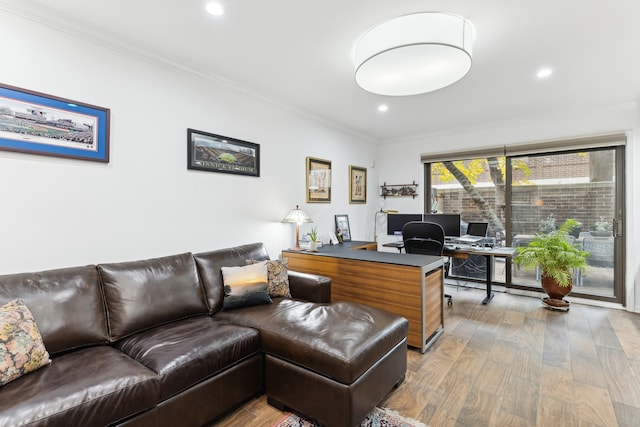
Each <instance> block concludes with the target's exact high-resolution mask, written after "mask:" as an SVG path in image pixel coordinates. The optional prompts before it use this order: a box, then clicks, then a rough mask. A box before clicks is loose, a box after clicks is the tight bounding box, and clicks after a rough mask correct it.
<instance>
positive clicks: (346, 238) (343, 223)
mask: <svg viewBox="0 0 640 427" xmlns="http://www.w3.org/2000/svg"><path fill="white" fill-rule="evenodd" d="M335 220H336V233H337V232H338V231H340V234H342V241H343V242H350V241H351V227H349V215H345V214H339V215H335Z"/></svg>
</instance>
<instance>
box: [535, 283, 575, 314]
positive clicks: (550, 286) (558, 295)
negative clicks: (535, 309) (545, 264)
mask: <svg viewBox="0 0 640 427" xmlns="http://www.w3.org/2000/svg"><path fill="white" fill-rule="evenodd" d="M541 283H542V289H543V290H544V291H545V292H546V293H547V295H549V298H543V299H542V302H543V303H544V304H545V305H546V306H547V307H550V308H554V309H558V310H565V311H567V310H569V302H568V301H565V300H564V297H565V296H567V295H569V294H570V293H571V289H572V288H573V285H572V283H571V282H570V283H569V286H560V285H559V284H558V282H557V281H556V280H555V279H554V278H553V277H550V276H544V275H543V276H542V279H541Z"/></svg>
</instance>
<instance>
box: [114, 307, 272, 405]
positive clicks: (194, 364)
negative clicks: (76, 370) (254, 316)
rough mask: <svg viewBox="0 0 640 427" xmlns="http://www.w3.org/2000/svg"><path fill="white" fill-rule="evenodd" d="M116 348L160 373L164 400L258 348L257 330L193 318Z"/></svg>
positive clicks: (122, 342)
mask: <svg viewBox="0 0 640 427" xmlns="http://www.w3.org/2000/svg"><path fill="white" fill-rule="evenodd" d="M115 346H116V348H118V349H120V350H121V351H122V352H124V353H126V354H127V355H129V356H131V357H132V358H133V359H135V360H137V361H138V362H140V363H142V364H143V365H145V366H147V367H148V368H149V369H151V370H153V371H154V372H156V373H157V374H158V375H159V376H160V381H161V398H162V399H163V400H164V399H166V398H168V397H171V396H173V395H175V394H177V393H179V392H181V391H182V390H185V389H187V388H189V387H191V386H193V385H194V384H197V383H199V382H201V381H203V380H205V379H207V378H209V377H212V376H214V375H216V374H217V373H219V372H222V371H224V370H225V369H227V368H229V367H230V366H232V365H234V364H236V363H238V362H239V361H241V360H244V359H245V358H247V357H249V356H251V355H254V354H257V353H259V351H260V339H259V334H258V331H257V330H255V329H253V328H247V327H245V326H238V325H231V324H229V323H227V322H221V321H217V320H214V319H212V318H211V317H209V316H201V317H193V318H190V319H185V320H180V321H178V322H173V323H170V324H167V325H162V326H158V327H156V328H153V329H150V330H148V331H144V332H141V333H139V334H136V335H132V336H130V337H127V338H124V339H122V340H120V341H119V342H118V343H117V344H116V345H115Z"/></svg>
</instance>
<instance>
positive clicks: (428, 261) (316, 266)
mask: <svg viewBox="0 0 640 427" xmlns="http://www.w3.org/2000/svg"><path fill="white" fill-rule="evenodd" d="M373 245H375V243H372V242H345V243H343V244H341V245H324V246H323V247H322V248H320V249H319V250H318V252H308V251H292V250H285V251H283V252H282V257H283V258H288V259H289V268H290V269H291V270H295V271H301V272H304V273H313V274H320V275H323V276H327V277H330V278H331V301H332V302H335V301H351V302H358V303H362V304H366V305H370V306H372V307H377V308H380V309H383V310H387V311H389V312H392V313H395V314H397V315H399V316H403V317H405V318H406V319H407V320H408V321H409V333H408V336H407V342H408V344H409V345H410V346H412V347H416V348H418V349H419V350H420V351H421V352H423V353H424V352H425V351H426V350H427V348H429V346H431V345H432V344H433V342H434V341H435V340H436V339H437V338H438V336H440V335H441V334H442V332H443V330H444V304H443V299H444V269H443V265H444V258H443V257H438V256H427V255H413V254H396V253H388V252H377V251H371V250H357V249H359V248H360V249H361V248H362V247H363V246H365V247H373Z"/></svg>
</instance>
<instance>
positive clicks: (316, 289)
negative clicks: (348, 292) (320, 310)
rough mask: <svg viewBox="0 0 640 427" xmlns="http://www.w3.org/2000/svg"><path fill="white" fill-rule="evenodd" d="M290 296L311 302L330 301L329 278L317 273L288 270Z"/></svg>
mask: <svg viewBox="0 0 640 427" xmlns="http://www.w3.org/2000/svg"><path fill="white" fill-rule="evenodd" d="M289 288H290V289H291V297H292V298H296V299H301V300H306V301H311V302H318V303H329V302H331V279H330V278H329V277H326V276H319V275H317V274H308V273H300V272H298V271H291V270H289Z"/></svg>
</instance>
